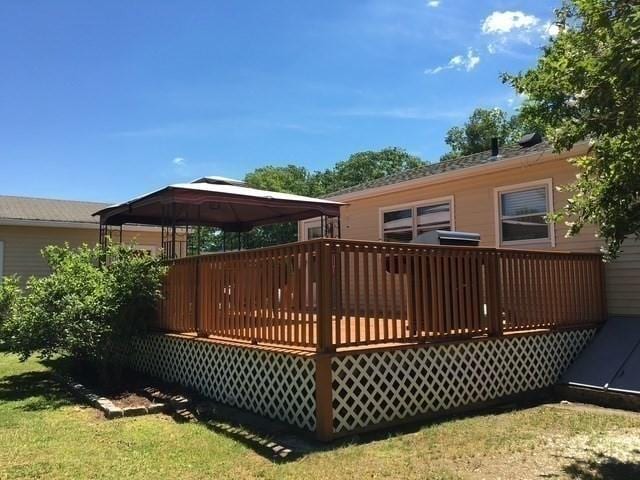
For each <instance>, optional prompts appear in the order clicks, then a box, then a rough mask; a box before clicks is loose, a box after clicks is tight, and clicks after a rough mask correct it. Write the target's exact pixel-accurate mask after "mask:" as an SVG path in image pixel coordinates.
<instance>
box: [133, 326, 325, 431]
mask: <svg viewBox="0 0 640 480" xmlns="http://www.w3.org/2000/svg"><path fill="white" fill-rule="evenodd" d="M134 367H135V368H137V369H139V370H141V371H143V372H146V373H148V374H150V375H153V376H156V377H159V378H161V379H163V380H165V381H168V382H175V383H179V384H181V385H184V386H186V387H189V388H193V389H194V390H196V391H198V392H200V393H201V394H203V395H205V396H207V397H209V398H212V399H214V400H216V401H219V402H222V403H226V404H228V405H232V406H235V407H240V408H244V409H247V410H250V411H252V412H255V413H258V414H260V415H265V416H267V417H270V418H275V419H278V420H282V421H284V422H287V423H290V424H293V425H297V426H298V427H301V428H304V429H307V430H311V431H314V430H315V426H316V419H315V414H316V401H315V362H314V361H313V360H311V359H308V358H304V357H300V356H295V355H287V354H284V353H276V352H270V351H265V350H259V349H252V348H241V347H233V346H227V345H221V344H215V343H212V342H202V341H195V340H190V339H184V338H178V337H170V336H166V335H150V336H148V337H145V338H144V339H141V340H139V341H138V345H137V352H136V355H135V356H134Z"/></svg>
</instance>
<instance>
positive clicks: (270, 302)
mask: <svg viewBox="0 0 640 480" xmlns="http://www.w3.org/2000/svg"><path fill="white" fill-rule="evenodd" d="M605 311H606V309H605V302H604V288H603V267H602V261H601V258H600V256H599V255H597V254H582V253H581V254H573V253H559V252H540V251H525V250H500V249H490V248H469V247H441V246H426V245H412V244H394V243H381V242H358V241H347V240H334V239H322V240H312V241H308V242H299V243H294V244H289V245H283V246H279V247H272V248H265V249H259V250H249V251H242V252H230V253H223V254H215V255H203V256H198V257H188V258H183V259H179V260H174V261H172V262H171V268H170V271H169V274H168V276H167V278H166V280H165V285H164V300H163V302H162V304H161V305H160V314H159V316H158V319H157V322H156V325H155V326H156V328H158V329H161V330H165V331H170V332H193V331H195V332H198V334H199V335H200V336H202V337H207V336H211V337H215V338H226V339H232V340H236V341H245V342H249V343H254V344H265V345H281V346H287V347H292V348H299V349H302V350H314V351H335V350H337V349H344V348H350V347H362V346H367V345H368V346H371V345H395V344H405V343H424V342H431V341H443V340H452V339H458V338H475V337H482V336H497V335H502V334H505V333H508V332H513V331H531V330H538V329H551V328H564V327H571V326H578V325H592V324H595V323H598V322H601V321H603V320H604V318H605Z"/></svg>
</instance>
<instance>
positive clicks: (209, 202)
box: [94, 177, 344, 232]
mask: <svg viewBox="0 0 640 480" xmlns="http://www.w3.org/2000/svg"><path fill="white" fill-rule="evenodd" d="M341 205H344V204H343V203H340V202H332V201H329V200H322V199H317V198H311V197H304V196H301V195H292V194H288V193H281V192H271V191H268V190H258V189H255V188H250V187H247V186H245V184H244V183H243V182H240V181H238V180H233V179H228V178H223V177H203V178H200V179H197V180H194V181H193V182H191V183H176V184H174V185H169V186H167V187H164V188H161V189H160V190H156V191H154V192H151V193H148V194H146V195H142V196H140V197H137V198H134V199H132V200H129V201H127V202H124V203H120V204H117V205H112V206H110V207H107V208H104V209H102V210H100V211H98V212H96V213H95V214H94V215H99V216H100V224H101V225H103V226H121V225H123V224H126V223H136V224H144V225H160V226H169V225H171V226H173V227H174V228H175V226H210V227H219V228H222V229H223V230H225V231H231V232H245V231H249V230H251V229H252V228H253V227H256V226H260V225H269V224H274V223H283V222H290V221H298V220H304V219H306V218H313V217H321V216H327V217H339V215H340V206H341Z"/></svg>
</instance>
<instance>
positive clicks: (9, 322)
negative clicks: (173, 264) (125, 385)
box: [2, 245, 166, 365]
mask: <svg viewBox="0 0 640 480" xmlns="http://www.w3.org/2000/svg"><path fill="white" fill-rule="evenodd" d="M42 254H43V256H44V258H45V259H46V261H47V263H48V264H49V267H50V268H51V274H50V275H48V276H46V277H42V278H31V279H29V281H28V282H27V286H26V289H25V291H24V293H23V294H22V295H17V296H16V300H15V301H14V308H13V313H12V314H11V315H7V317H6V319H5V321H4V324H3V325H2V330H3V335H2V336H3V337H4V338H5V340H6V342H7V344H8V347H9V349H10V350H11V351H13V352H15V353H17V354H18V355H20V357H21V358H23V359H26V358H28V357H29V356H31V355H32V354H34V353H36V352H38V353H40V354H41V355H42V356H44V357H51V356H53V355H56V354H62V355H69V356H71V357H73V358H74V359H77V360H89V361H92V362H96V363H98V364H101V365H109V364H114V363H116V364H117V363H118V359H119V358H120V357H121V356H122V355H123V354H126V352H127V349H128V347H129V343H130V340H131V339H132V338H133V337H135V336H136V335H140V334H143V333H144V332H145V331H146V330H147V328H148V326H149V323H150V321H151V320H152V319H153V316H154V315H155V308H156V304H157V300H158V299H159V297H160V292H161V291H160V287H161V282H162V277H163V276H164V274H165V272H166V268H165V267H164V266H163V265H162V264H161V262H160V260H159V259H157V258H154V257H152V256H150V255H148V254H141V252H139V251H137V250H134V249H133V248H131V247H128V246H123V245H109V246H108V247H107V249H106V251H103V250H102V249H101V248H100V247H94V248H90V247H88V246H86V245H85V246H82V247H79V248H70V247H69V246H68V245H67V246H64V247H59V246H49V247H47V248H45V249H44V250H43V252H42Z"/></svg>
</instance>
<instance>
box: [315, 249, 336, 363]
mask: <svg viewBox="0 0 640 480" xmlns="http://www.w3.org/2000/svg"><path fill="white" fill-rule="evenodd" d="M318 262H319V265H320V275H319V277H318V283H317V291H318V293H317V295H318V318H317V322H318V326H317V329H318V343H317V347H316V348H317V350H318V351H319V352H334V351H335V345H333V338H332V333H333V332H332V331H333V325H332V318H331V245H329V243H328V242H327V241H325V240H323V241H321V242H320V244H319V250H318Z"/></svg>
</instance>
